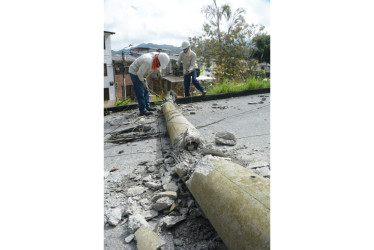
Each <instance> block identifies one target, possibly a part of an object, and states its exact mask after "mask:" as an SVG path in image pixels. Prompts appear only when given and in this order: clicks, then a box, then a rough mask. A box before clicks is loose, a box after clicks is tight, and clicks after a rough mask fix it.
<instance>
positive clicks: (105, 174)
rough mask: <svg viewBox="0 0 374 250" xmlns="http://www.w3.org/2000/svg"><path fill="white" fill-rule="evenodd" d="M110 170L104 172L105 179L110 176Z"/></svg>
mask: <svg viewBox="0 0 374 250" xmlns="http://www.w3.org/2000/svg"><path fill="white" fill-rule="evenodd" d="M109 174H110V172H109V171H105V172H104V179H106V178H107V177H108V176H109Z"/></svg>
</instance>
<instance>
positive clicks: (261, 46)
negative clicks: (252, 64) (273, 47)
mask: <svg viewBox="0 0 374 250" xmlns="http://www.w3.org/2000/svg"><path fill="white" fill-rule="evenodd" d="M252 42H253V44H254V46H255V48H254V52H253V58H254V59H257V60H258V61H259V62H267V63H270V35H267V34H258V35H256V36H255V37H254V38H253V39H252Z"/></svg>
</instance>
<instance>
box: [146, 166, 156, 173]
mask: <svg viewBox="0 0 374 250" xmlns="http://www.w3.org/2000/svg"><path fill="white" fill-rule="evenodd" d="M147 171H148V172H150V173H153V172H156V171H157V167H156V166H150V167H148V168H147Z"/></svg>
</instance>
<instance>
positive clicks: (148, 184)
mask: <svg viewBox="0 0 374 250" xmlns="http://www.w3.org/2000/svg"><path fill="white" fill-rule="evenodd" d="M144 185H145V186H146V187H149V188H150V189H152V190H157V189H160V188H161V184H160V183H156V182H152V181H149V182H146V183H145V184H144Z"/></svg>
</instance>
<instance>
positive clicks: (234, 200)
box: [163, 101, 270, 250]
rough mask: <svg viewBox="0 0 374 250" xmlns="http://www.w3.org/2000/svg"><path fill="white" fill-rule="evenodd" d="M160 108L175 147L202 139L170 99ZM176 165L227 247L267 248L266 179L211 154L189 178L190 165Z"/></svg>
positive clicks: (268, 201) (267, 199) (267, 191)
mask: <svg viewBox="0 0 374 250" xmlns="http://www.w3.org/2000/svg"><path fill="white" fill-rule="evenodd" d="M163 112H164V116H165V119H166V122H167V127H168V131H169V136H170V140H171V142H172V145H173V147H174V148H176V149H178V147H180V148H182V149H185V148H186V147H187V148H188V147H190V148H188V149H189V150H191V147H192V146H191V145H194V146H193V149H195V148H197V145H200V143H201V142H202V140H203V139H202V137H201V135H200V133H199V132H198V131H197V129H196V128H195V127H194V126H193V125H192V124H191V123H190V122H188V121H187V119H186V118H185V117H184V116H183V115H182V114H181V113H180V112H179V111H178V110H177V109H176V108H175V106H174V105H173V104H172V102H169V101H168V102H166V103H165V104H164V105H163ZM196 131H197V132H196ZM195 146H196V147H195ZM178 165H179V166H178ZM178 165H177V168H176V172H177V173H178V175H179V176H180V177H181V179H182V180H186V185H187V187H188V188H189V190H190V191H191V193H192V195H193V196H194V198H195V199H196V201H197V203H198V204H199V206H200V207H201V209H202V210H203V212H204V214H205V216H206V217H207V218H208V220H209V221H210V223H211V224H212V225H213V227H214V229H215V230H216V231H217V233H218V235H219V236H220V237H221V239H222V240H223V242H224V243H225V245H226V246H227V247H228V248H229V249H233V250H236V249H261V250H262V249H270V182H269V180H268V179H265V178H263V177H261V176H259V175H257V174H255V173H254V172H252V171H251V170H248V169H246V168H244V167H242V166H240V165H238V164H235V163H233V162H230V161H227V160H224V159H223V158H219V157H213V156H211V155H207V156H205V157H203V158H202V159H201V160H200V161H199V162H198V164H196V167H195V169H194V172H193V173H192V175H191V176H190V177H189V178H188V176H186V175H187V174H188V172H190V170H189V169H188V168H189V166H186V165H184V164H178ZM185 168H187V169H185ZM186 177H187V178H186Z"/></svg>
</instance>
